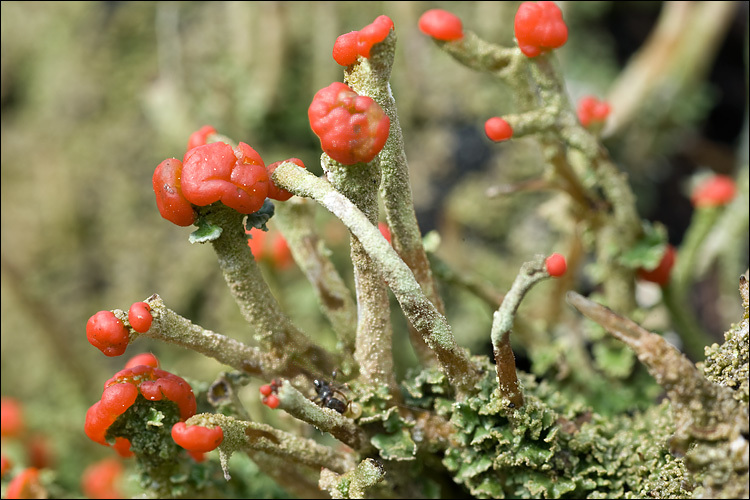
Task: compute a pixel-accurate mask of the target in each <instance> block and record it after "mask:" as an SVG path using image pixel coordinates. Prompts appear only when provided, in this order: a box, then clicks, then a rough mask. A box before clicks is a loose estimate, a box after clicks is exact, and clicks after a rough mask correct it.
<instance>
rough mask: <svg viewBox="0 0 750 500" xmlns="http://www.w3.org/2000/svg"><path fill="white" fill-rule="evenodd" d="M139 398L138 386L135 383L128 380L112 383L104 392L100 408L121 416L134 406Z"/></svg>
mask: <svg viewBox="0 0 750 500" xmlns="http://www.w3.org/2000/svg"><path fill="white" fill-rule="evenodd" d="M137 398H138V388H137V387H136V386H134V385H133V384H129V383H127V382H121V383H119V384H112V385H110V386H109V387H106V388H105V389H104V392H102V398H101V400H100V408H101V410H102V411H104V412H107V413H109V414H111V415H115V416H120V415H122V414H123V413H125V410H127V409H128V408H130V407H131V406H133V403H135V400H136V399H137Z"/></svg>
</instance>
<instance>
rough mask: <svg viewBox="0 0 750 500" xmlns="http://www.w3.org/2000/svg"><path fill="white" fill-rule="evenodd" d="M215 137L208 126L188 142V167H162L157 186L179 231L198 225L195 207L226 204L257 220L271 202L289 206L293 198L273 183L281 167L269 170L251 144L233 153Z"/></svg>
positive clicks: (176, 163) (174, 162)
mask: <svg viewBox="0 0 750 500" xmlns="http://www.w3.org/2000/svg"><path fill="white" fill-rule="evenodd" d="M213 135H216V129H214V128H213V127H211V126H210V125H205V126H203V127H202V128H201V129H199V130H198V131H196V132H194V133H193V134H192V135H191V136H190V138H189V139H188V145H187V151H186V152H185V155H184V156H183V158H182V161H180V160H178V159H177V158H168V159H166V160H164V161H163V162H161V163H160V164H159V165H158V166H157V167H156V170H155V171H154V175H153V177H152V183H153V188H154V193H155V194H156V206H157V207H158V208H159V213H160V214H161V216H162V217H164V218H165V219H167V220H168V221H170V222H172V223H174V224H177V225H178V226H189V225H191V224H193V223H194V222H195V221H196V213H195V210H194V206H197V207H204V206H207V205H211V204H212V203H216V202H219V201H220V202H221V203H223V204H224V205H226V206H228V207H231V208H233V209H235V210H237V211H238V212H240V213H243V214H251V213H253V212H257V211H258V210H260V208H261V207H262V206H263V202H264V201H265V200H266V198H272V199H278V200H282V201H283V200H288V199H289V198H290V197H291V196H292V194H291V193H289V192H288V191H284V190H282V189H279V188H277V187H276V186H275V185H274V184H273V182H272V181H271V179H270V174H271V173H273V168H275V167H276V166H277V165H278V163H275V164H272V165H269V167H268V168H267V167H266V165H265V163H264V162H263V159H262V158H261V157H260V154H258V152H257V151H256V150H255V149H253V148H252V147H250V146H249V145H248V144H246V143H244V142H240V143H239V145H238V146H237V147H236V148H232V146H230V145H229V144H227V143H226V142H221V141H216V142H208V141H209V140H210V138H211V136H213ZM298 161H299V160H298ZM300 163H301V162H300ZM301 166H304V165H301Z"/></svg>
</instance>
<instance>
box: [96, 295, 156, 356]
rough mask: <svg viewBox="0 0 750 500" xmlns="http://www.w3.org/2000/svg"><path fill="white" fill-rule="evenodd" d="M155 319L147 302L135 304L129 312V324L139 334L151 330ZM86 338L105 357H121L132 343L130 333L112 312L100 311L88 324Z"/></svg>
mask: <svg viewBox="0 0 750 500" xmlns="http://www.w3.org/2000/svg"><path fill="white" fill-rule="evenodd" d="M153 320H154V318H153V316H152V315H151V306H149V305H148V304H147V303H146V302H134V303H133V304H132V305H131V306H130V309H129V310H128V323H129V324H130V327H131V328H132V329H133V330H135V331H136V332H138V333H145V332H147V331H148V330H149V328H151V323H152V322H153ZM86 338H88V341H89V343H90V344H91V345H93V346H94V347H96V348H97V349H99V350H100V351H102V353H103V354H104V355H105V356H109V357H113V356H121V355H122V354H124V353H125V350H126V349H127V347H128V343H129V342H130V331H129V330H128V328H127V327H126V326H125V323H123V322H122V320H120V319H119V318H118V317H117V316H115V313H113V312H112V311H99V312H97V313H96V314H94V315H93V316H91V317H90V318H89V320H88V322H87V323H86Z"/></svg>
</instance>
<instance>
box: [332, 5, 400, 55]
mask: <svg viewBox="0 0 750 500" xmlns="http://www.w3.org/2000/svg"><path fill="white" fill-rule="evenodd" d="M392 29H393V21H392V20H391V18H390V17H388V16H378V17H377V18H376V19H375V20H374V21H373V22H371V23H370V24H368V25H367V26H365V27H364V28H362V29H361V30H359V31H350V32H349V33H345V34H343V35H341V36H339V37H338V38H337V39H336V42H335V43H334V44H333V59H334V61H336V62H337V63H339V64H340V65H341V66H351V65H352V64H354V63H355V62H357V56H358V55H359V56H362V57H364V58H369V57H370V51H371V50H372V47H373V46H374V45H375V44H376V43H380V42H382V41H383V40H385V39H386V37H387V36H388V34H389V33H390V32H391V30H392Z"/></svg>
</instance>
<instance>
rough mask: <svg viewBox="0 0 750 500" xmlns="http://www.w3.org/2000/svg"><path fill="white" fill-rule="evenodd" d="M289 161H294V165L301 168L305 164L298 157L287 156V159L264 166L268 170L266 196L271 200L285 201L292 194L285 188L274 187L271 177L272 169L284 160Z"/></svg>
mask: <svg viewBox="0 0 750 500" xmlns="http://www.w3.org/2000/svg"><path fill="white" fill-rule="evenodd" d="M287 161H290V162H292V163H294V164H295V165H299V166H300V167H302V168H305V164H304V163H302V160H300V159H299V158H289V159H288V160H283V161H277V162H274V163H271V164H270V165H268V166H267V167H266V171H267V172H268V180H269V183H268V197H269V198H271V199H272V200H279V201H286V200H288V199H289V198H291V197H292V196H294V195H293V194H292V193H290V192H289V191H287V190H286V189H281V188H279V187H276V184H274V182H273V179H272V178H271V174H273V171H274V170H276V167H278V166H279V165H281V164H282V163H284V162H287Z"/></svg>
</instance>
